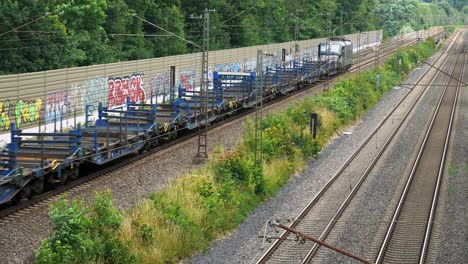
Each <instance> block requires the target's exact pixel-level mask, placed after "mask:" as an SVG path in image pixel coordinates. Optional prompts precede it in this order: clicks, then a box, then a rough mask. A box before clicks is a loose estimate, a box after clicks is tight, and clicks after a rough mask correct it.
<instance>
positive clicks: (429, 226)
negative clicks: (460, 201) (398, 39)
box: [419, 55, 466, 264]
mask: <svg viewBox="0 0 468 264" xmlns="http://www.w3.org/2000/svg"><path fill="white" fill-rule="evenodd" d="M464 61H466V55H465V58H464ZM465 65H466V64H465V63H463V67H462V70H461V74H460V79H462V78H463V73H464V71H465ZM460 86H461V83H460V82H458V87H457V91H456V93H455V101H454V103H453V106H452V111H451V113H450V121H449V127H448V129H447V136H446V138H445V143H444V150H443V154H442V158H441V160H440V166H439V172H438V174H437V183H436V186H435V190H434V195H433V197H432V203H431V211H430V212H429V218H428V220H427V227H426V232H425V235H424V241H423V247H422V249H421V257H420V258H419V264H423V263H424V260H425V259H426V252H427V248H428V247H429V242H430V234H431V230H432V224H433V221H434V216H435V211H436V207H437V200H438V198H439V190H440V185H441V180H442V175H443V174H444V168H445V166H444V164H445V159H446V155H447V149H448V146H449V141H450V135H451V134H452V125H453V119H454V116H455V109H456V106H457V102H458V94H459V91H460Z"/></svg>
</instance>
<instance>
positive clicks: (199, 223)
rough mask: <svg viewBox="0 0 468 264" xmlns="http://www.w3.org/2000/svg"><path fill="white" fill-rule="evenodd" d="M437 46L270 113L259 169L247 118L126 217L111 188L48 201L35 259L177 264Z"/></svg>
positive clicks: (222, 231)
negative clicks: (91, 197) (232, 135)
mask: <svg viewBox="0 0 468 264" xmlns="http://www.w3.org/2000/svg"><path fill="white" fill-rule="evenodd" d="M435 50H436V46H435V44H434V42H433V40H431V39H429V40H427V41H425V42H424V43H421V44H419V45H417V46H413V47H410V48H406V49H404V50H400V51H398V52H397V53H396V54H394V55H392V56H391V58H389V59H388V60H387V61H386V62H385V64H384V65H382V66H380V67H378V68H376V69H372V70H368V71H365V72H362V73H360V74H356V75H352V76H350V75H349V76H348V75H345V76H342V77H340V80H339V81H338V82H337V84H336V85H335V86H334V87H333V88H332V89H330V90H328V91H326V92H323V93H321V94H319V95H317V96H313V97H309V98H306V99H304V100H303V101H301V102H298V103H296V104H294V105H292V106H290V107H289V108H288V109H287V110H285V111H281V112H276V113H270V114H268V115H267V116H266V117H265V118H264V120H263V124H262V130H263V145H262V148H263V158H264V161H263V165H262V166H257V165H255V162H254V150H255V138H254V127H255V126H254V124H253V122H252V121H250V122H247V124H246V126H245V132H244V135H243V142H242V143H241V144H240V145H239V146H238V147H237V148H236V149H234V150H223V149H222V148H217V150H216V151H215V153H213V154H212V155H211V157H210V159H209V161H208V162H207V164H206V166H204V167H203V168H201V169H199V170H196V171H194V172H193V173H191V174H189V175H186V176H184V177H181V178H179V179H178V180H175V181H174V182H172V183H171V184H169V186H168V187H167V188H165V189H164V190H162V191H159V192H156V193H154V194H152V195H151V196H150V198H149V199H146V200H144V201H142V202H141V203H140V204H139V205H138V206H136V207H134V208H132V209H130V210H128V211H124V212H121V211H119V210H117V209H116V208H115V207H114V206H113V204H112V196H111V194H110V193H109V192H105V193H103V194H96V199H95V201H94V203H92V204H91V205H89V206H87V205H84V204H82V203H79V202H77V201H71V202H69V201H67V199H66V198H63V199H61V200H60V201H58V202H56V203H54V204H51V205H50V212H49V214H50V217H51V220H52V228H53V230H52V233H51V235H50V237H49V238H47V239H45V240H44V241H43V242H42V245H41V246H40V247H39V248H38V249H37V250H36V262H37V263H78V262H79V263H131V262H134V263H172V262H177V261H179V260H181V259H184V258H188V257H190V256H191V255H192V254H193V253H194V252H195V251H203V250H205V249H206V248H207V247H208V246H209V245H210V243H211V242H212V241H213V240H215V239H217V238H220V237H222V236H224V235H226V234H228V233H229V232H230V231H232V230H233V229H234V228H235V227H236V226H238V225H239V224H240V223H241V222H242V221H244V220H245V219H246V217H247V216H248V215H249V214H250V213H251V212H252V210H254V208H256V207H257V206H258V205H260V204H261V203H262V202H263V201H265V200H266V199H268V198H270V197H272V196H274V195H275V194H276V192H277V191H278V189H279V188H281V186H283V185H284V184H285V183H286V182H287V181H288V179H289V178H290V177H292V176H293V175H294V173H297V172H299V171H300V170H301V169H302V168H303V167H304V166H305V164H306V163H307V161H309V160H310V159H313V158H316V157H317V156H318V154H319V152H320V151H321V150H322V148H323V146H324V145H325V144H327V143H328V142H329V141H330V140H331V139H332V138H333V136H335V135H338V134H340V131H342V130H343V129H345V128H346V127H347V126H349V125H351V124H353V123H355V122H356V121H357V120H358V119H359V118H360V117H361V116H362V115H363V114H364V113H365V112H366V111H367V110H369V109H370V108H372V107H373V106H374V105H375V104H376V103H377V102H378V101H379V100H380V99H381V98H382V96H383V95H384V94H385V93H386V92H388V91H389V90H390V89H392V87H394V86H395V85H398V84H399V83H400V82H401V81H402V80H404V79H405V77H406V75H407V74H408V73H409V72H410V70H411V69H413V68H414V67H416V66H417V65H418V64H420V62H421V61H422V60H424V59H426V58H428V57H429V56H431V55H432V54H433V53H434V51H435ZM311 113H317V114H318V117H319V126H318V131H317V138H316V139H313V138H312V135H311V133H310V131H309V122H310V114H311Z"/></svg>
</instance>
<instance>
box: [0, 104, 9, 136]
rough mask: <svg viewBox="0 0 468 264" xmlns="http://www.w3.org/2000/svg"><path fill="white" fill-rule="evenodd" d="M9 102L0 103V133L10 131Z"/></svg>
mask: <svg viewBox="0 0 468 264" xmlns="http://www.w3.org/2000/svg"><path fill="white" fill-rule="evenodd" d="M10 124H11V121H10V100H8V99H7V100H5V101H4V102H0V131H7V130H8V129H10Z"/></svg>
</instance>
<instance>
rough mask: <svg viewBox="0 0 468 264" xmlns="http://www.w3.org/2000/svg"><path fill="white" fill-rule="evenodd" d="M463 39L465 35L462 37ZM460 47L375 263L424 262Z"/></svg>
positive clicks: (460, 65) (460, 69)
mask: <svg viewBox="0 0 468 264" xmlns="http://www.w3.org/2000/svg"><path fill="white" fill-rule="evenodd" d="M462 41H463V38H462ZM464 46H466V44H465V45H460V46H459V47H458V51H457V53H458V54H454V55H451V56H452V57H454V59H455V60H456V62H455V64H454V67H453V68H452V71H451V74H450V75H451V77H450V79H449V80H448V81H447V83H446V85H445V87H444V90H443V95H442V96H441V98H440V100H439V102H438V104H437V108H436V111H435V112H434V114H433V116H432V119H431V123H430V125H429V127H428V129H427V131H426V133H425V137H424V141H423V143H422V144H421V147H420V149H419V152H418V156H417V158H416V160H415V161H414V163H413V166H412V169H411V173H410V175H409V177H408V180H407V182H406V185H405V188H404V190H403V192H402V193H401V196H400V198H399V201H398V205H397V207H396V209H395V212H394V214H393V217H392V220H391V222H390V225H389V227H388V230H387V232H386V235H385V238H384V240H383V243H382V246H381V249H380V251H379V253H378V255H377V258H376V263H425V261H426V256H427V255H426V253H427V250H428V245H429V242H430V238H431V230H432V224H433V221H434V214H435V211H436V208H437V200H438V195H439V192H440V184H441V179H442V176H443V174H444V164H445V158H446V155H447V149H448V144H449V140H450V136H451V131H452V124H453V117H454V114H455V110H456V105H457V98H458V94H459V91H460V86H461V85H460V84H461V82H460V81H459V80H461V79H462V77H463V74H464V70H465V64H466V53H465V54H463V53H462V51H463V48H464Z"/></svg>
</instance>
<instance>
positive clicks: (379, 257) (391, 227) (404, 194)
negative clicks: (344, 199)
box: [375, 32, 459, 264]
mask: <svg viewBox="0 0 468 264" xmlns="http://www.w3.org/2000/svg"><path fill="white" fill-rule="evenodd" d="M458 35H459V32H458V33H457V37H458ZM456 65H457V63H455V64H454V65H453V67H452V70H451V72H450V75H453V72H454V70H455V67H456ZM449 83H450V78H449V79H448V80H447V86H446V87H445V88H444V90H443V92H442V96H441V97H440V99H439V102H438V103H437V107H436V109H435V111H434V114H433V116H432V118H431V121H430V124H429V126H428V128H427V130H426V133H425V135H424V139H423V142H422V145H421V146H420V149H419V151H418V154H417V157H416V159H415V161H414V163H413V166H412V168H411V172H410V175H409V177H408V179H407V181H406V184H405V187H404V189H403V191H402V194H401V196H400V199H399V201H398V204H397V207H396V209H395V211H394V214H393V216H392V219H391V221H390V225H389V227H388V229H387V232H386V234H385V238H384V240H383V242H382V245H381V247H380V250H379V253H378V254H377V258H376V261H375V263H376V264H378V263H381V262H382V260H383V257H384V255H385V252H386V248H387V246H388V244H389V242H390V240H391V237H392V234H393V231H394V229H395V226H396V223H397V219H398V217H399V215H400V213H401V211H402V209H403V205H404V202H405V199H406V197H407V195H408V193H409V189H410V187H411V183H412V181H413V179H414V176H415V174H416V170H417V167H418V165H419V164H420V163H419V162H420V160H421V157H422V155H423V153H424V150H425V147H426V145H427V143H428V138H429V135H430V134H431V131H432V128H433V125H434V123H435V120H436V118H437V114H438V113H439V110H440V107H441V105H442V102H443V99H444V97H445V94H446V92H447V89H448V87H449V86H448V84H449Z"/></svg>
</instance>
